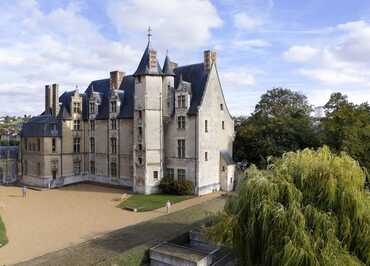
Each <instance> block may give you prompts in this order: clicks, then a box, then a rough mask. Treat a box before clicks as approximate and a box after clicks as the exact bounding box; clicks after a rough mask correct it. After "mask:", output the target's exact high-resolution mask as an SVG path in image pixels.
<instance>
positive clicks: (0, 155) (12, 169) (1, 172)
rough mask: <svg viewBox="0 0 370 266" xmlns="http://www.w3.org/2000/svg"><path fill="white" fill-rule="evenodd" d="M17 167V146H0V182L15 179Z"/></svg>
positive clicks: (10, 181)
mask: <svg viewBox="0 0 370 266" xmlns="http://www.w3.org/2000/svg"><path fill="white" fill-rule="evenodd" d="M18 169H19V165H18V147H16V146H0V184H1V183H2V184H9V183H13V182H15V181H17V177H18Z"/></svg>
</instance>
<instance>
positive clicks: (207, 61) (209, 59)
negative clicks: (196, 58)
mask: <svg viewBox="0 0 370 266" xmlns="http://www.w3.org/2000/svg"><path fill="white" fill-rule="evenodd" d="M216 59H217V54H216V51H212V50H207V51H204V62H203V63H204V69H205V70H206V71H210V70H211V68H212V65H213V64H214V63H216Z"/></svg>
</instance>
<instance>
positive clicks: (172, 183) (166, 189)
mask: <svg viewBox="0 0 370 266" xmlns="http://www.w3.org/2000/svg"><path fill="white" fill-rule="evenodd" d="M159 188H160V189H161V191H162V192H163V193H165V194H173V195H192V194H193V192H194V186H193V183H192V182H190V181H188V180H183V181H178V180H173V179H171V178H166V177H165V178H163V179H162V180H161V183H160V184H159Z"/></svg>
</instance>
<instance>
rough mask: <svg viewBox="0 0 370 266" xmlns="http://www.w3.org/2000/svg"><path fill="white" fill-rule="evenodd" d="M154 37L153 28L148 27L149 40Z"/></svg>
mask: <svg viewBox="0 0 370 266" xmlns="http://www.w3.org/2000/svg"><path fill="white" fill-rule="evenodd" d="M151 37H152V28H151V27H150V26H149V27H148V42H149V43H150V39H151Z"/></svg>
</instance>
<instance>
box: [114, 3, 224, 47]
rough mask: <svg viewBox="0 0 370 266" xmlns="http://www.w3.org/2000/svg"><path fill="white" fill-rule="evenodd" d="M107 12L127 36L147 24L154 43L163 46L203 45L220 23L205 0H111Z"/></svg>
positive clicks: (219, 19)
mask: <svg viewBox="0 0 370 266" xmlns="http://www.w3.org/2000/svg"><path fill="white" fill-rule="evenodd" d="M108 15H109V17H110V18H111V20H112V21H113V24H114V25H115V26H116V27H117V30H118V31H119V32H121V33H122V34H123V35H125V36H126V37H128V38H137V32H138V31H139V32H145V31H146V29H147V28H148V26H149V25H150V26H151V28H152V29H153V35H154V38H153V39H154V40H155V42H156V47H158V46H159V47H163V48H176V49H177V48H183V49H189V48H199V47H201V46H204V45H207V43H208V41H209V40H210V37H211V30H212V29H214V28H219V27H221V26H222V24H223V22H222V20H221V18H220V17H219V15H218V13H217V10H216V8H215V7H214V6H213V5H212V3H211V2H210V1H209V0H186V1H183V0H156V1H148V0H135V1H134V0H114V1H113V0H111V1H109V2H108ZM157 45H158V46H157Z"/></svg>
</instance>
